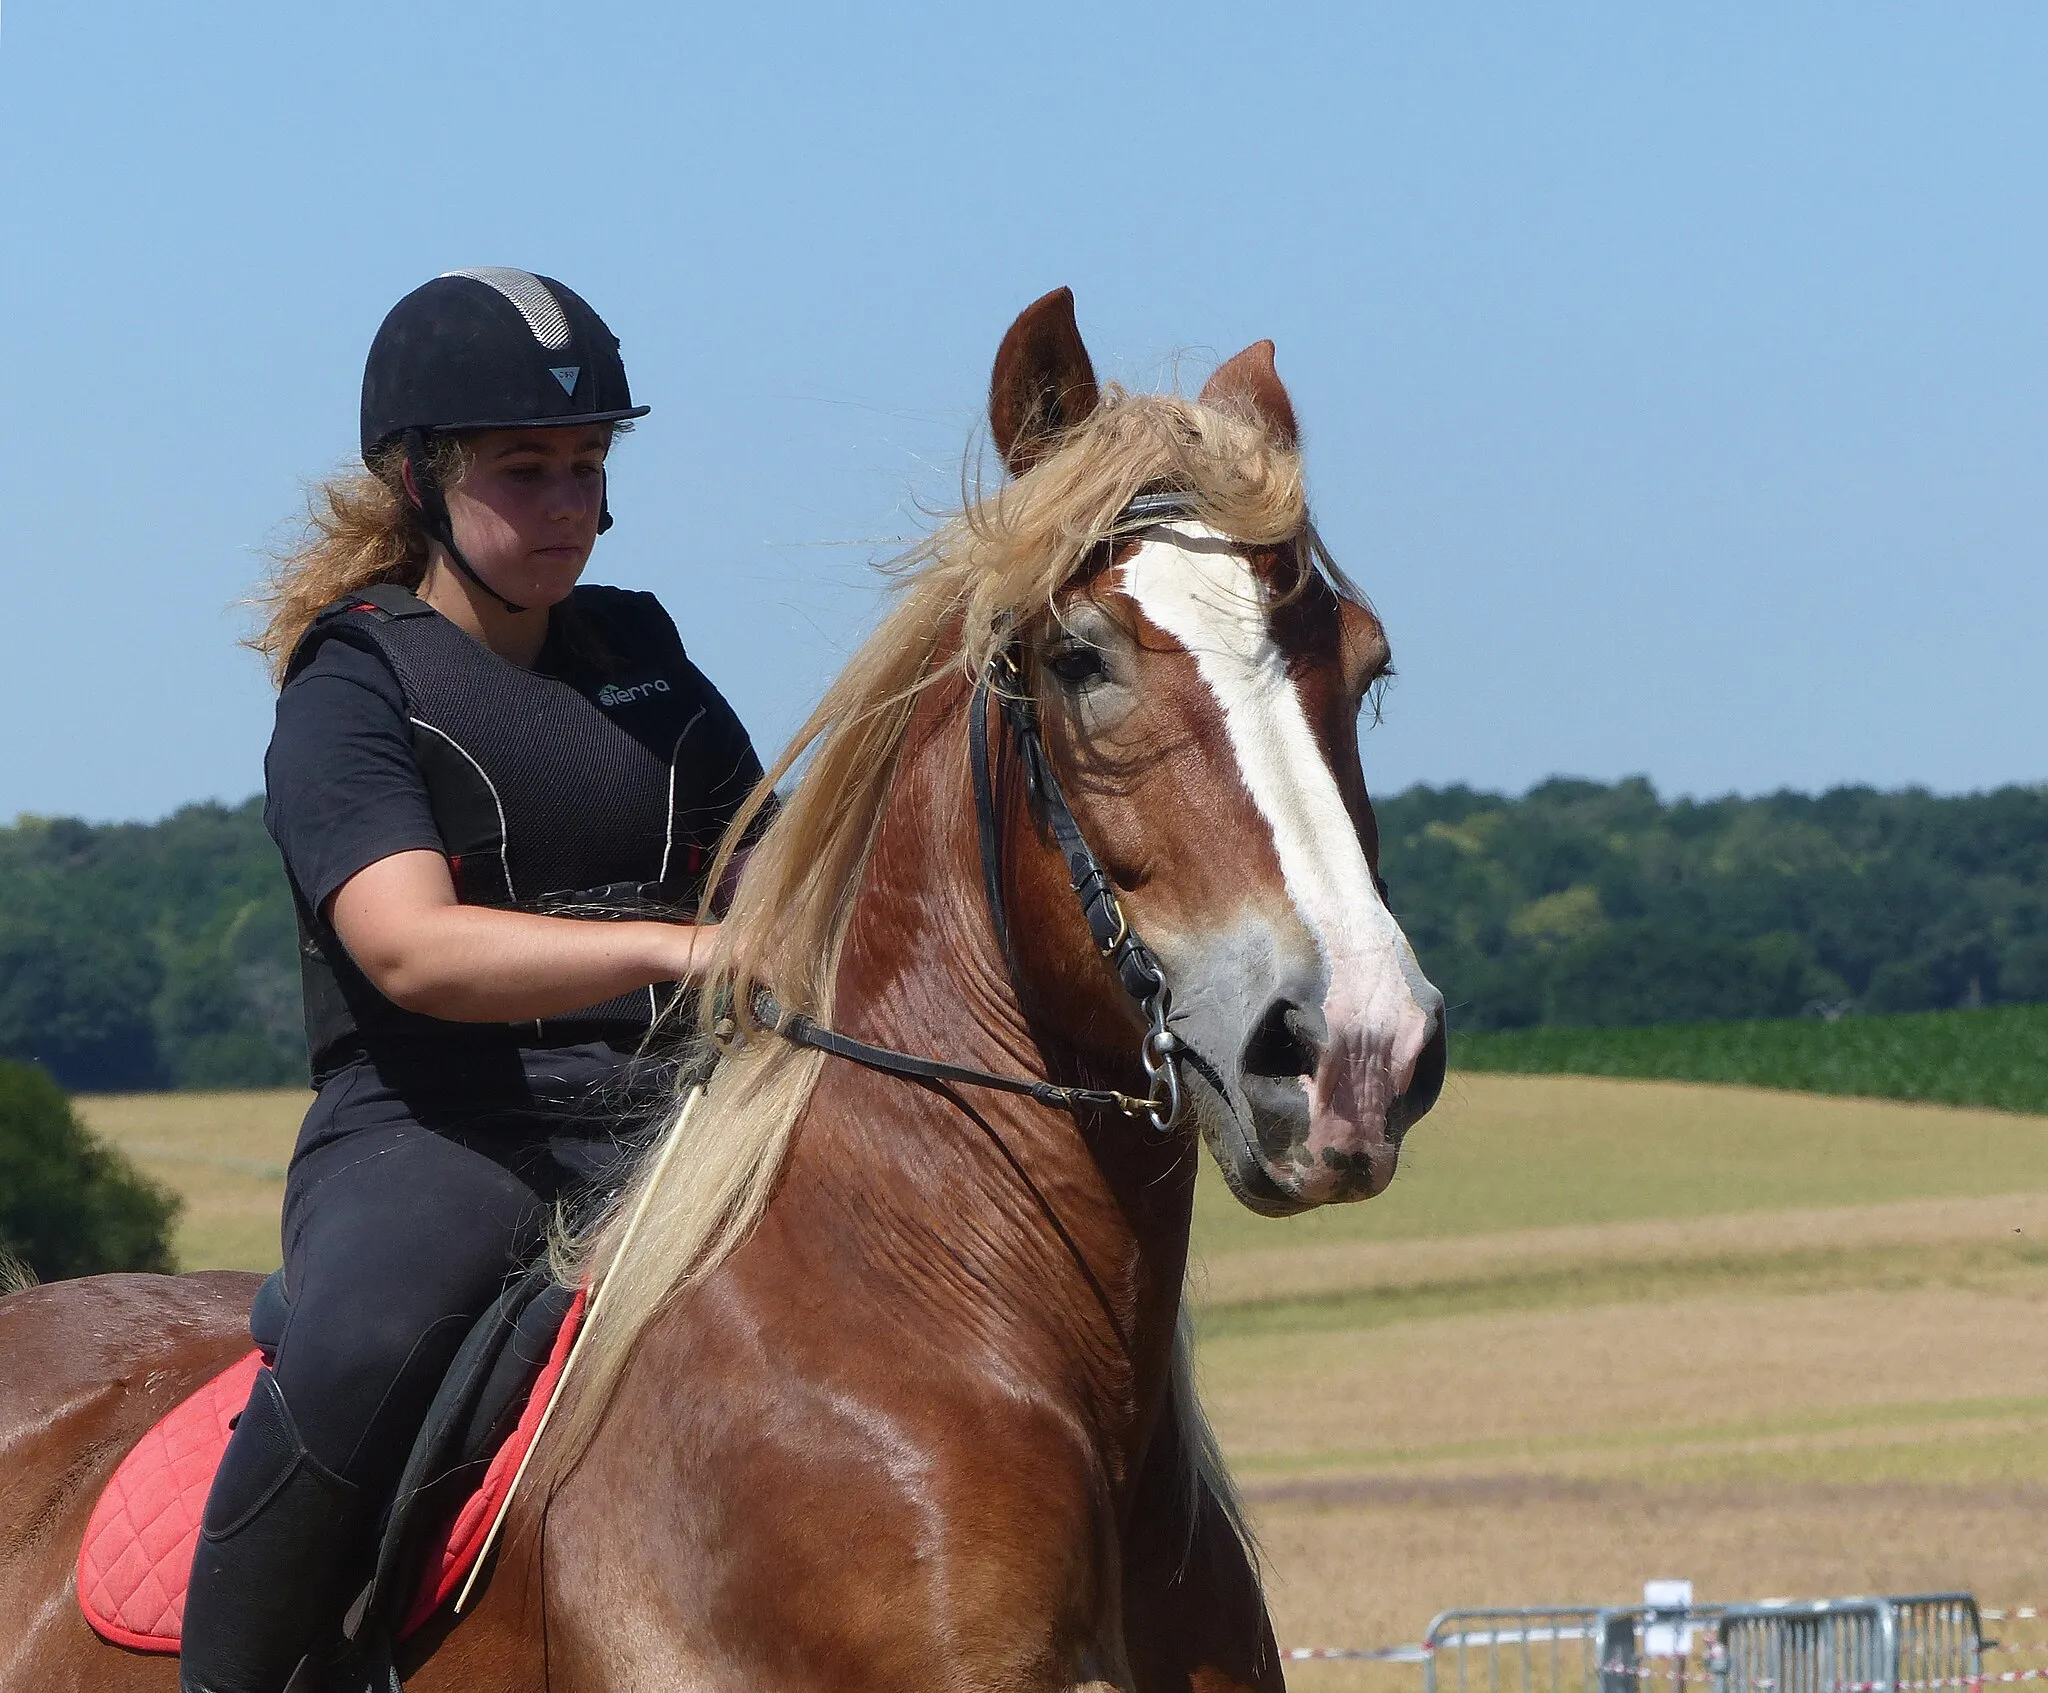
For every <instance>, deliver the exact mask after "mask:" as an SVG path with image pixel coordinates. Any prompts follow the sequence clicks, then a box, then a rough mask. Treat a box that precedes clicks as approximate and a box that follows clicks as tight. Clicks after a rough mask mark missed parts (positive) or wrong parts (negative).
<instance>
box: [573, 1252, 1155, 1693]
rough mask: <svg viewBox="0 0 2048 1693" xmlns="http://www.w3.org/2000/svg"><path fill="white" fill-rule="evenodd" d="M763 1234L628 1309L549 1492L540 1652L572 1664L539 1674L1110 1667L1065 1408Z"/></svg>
mask: <svg viewBox="0 0 2048 1693" xmlns="http://www.w3.org/2000/svg"><path fill="white" fill-rule="evenodd" d="M768 1232H769V1233H770V1234H771V1235H772V1232H773V1231H772V1228H771V1230H769V1231H768ZM756 1244H759V1242H758V1241H757V1242H752V1243H750V1247H751V1246H753V1245H756ZM773 1256H774V1255H771V1254H758V1253H755V1252H753V1251H743V1252H742V1253H741V1254H739V1255H738V1257H737V1258H736V1259H735V1260H733V1261H732V1262H730V1263H729V1264H728V1265H726V1266H724V1267H722V1268H721V1270H720V1271H718V1272H716V1273H715V1274H714V1275H713V1277H712V1278H711V1279H710V1281H708V1282H707V1283H706V1284H705V1286H704V1287H702V1288H700V1289H699V1290H697V1291H696V1292H695V1293H694V1294H692V1295H691V1296H690V1297H688V1298H686V1299H683V1300H680V1301H678V1302H677V1303H676V1305H675V1306H674V1307H672V1308H671V1309H670V1310H669V1311H667V1312H665V1313H664V1314H663V1316H662V1317H661V1318H659V1319H657V1321H656V1322H655V1323H654V1324H653V1325H651V1326H650V1327H649V1329H648V1330H647V1331H646V1333H645V1334H644V1335H643V1336H642V1338H641V1347H640V1351H639V1353H638V1355H637V1356H636V1357H635V1359H634V1361H633V1363H632V1365H631V1366H630V1367H629V1368H628V1370H627V1372H626V1375H625V1377H624V1379H623V1380H622V1381H621V1384H620V1387H619V1390H618V1393H617V1396H616V1397H615V1399H614V1401H613V1403H612V1405H611V1408H610V1410H609V1412H608V1414H607V1417H606V1421H605V1424H604V1427H603V1429H602V1431H601V1434H600V1436H599V1439H598V1441H597V1443H596V1444H595V1445H593V1447H592V1448H591V1450H590V1452H589V1454H588V1455H587V1456H586V1457H585V1459H584V1460H583V1462H582V1464H581V1465H580V1466H579V1467H578V1469H577V1470H576V1471H575V1473H574V1474H573V1475H572V1477H571V1478H570V1480H569V1481H568V1483H567V1484H565V1486H564V1487H563V1488H562V1490H561V1491H560V1493H559V1494H558V1495H557V1496H556V1498H555V1500H554V1501H552V1502H551V1504H550V1506H549V1511H548V1523H547V1535H546V1547H547V1572H546V1583H547V1588H548V1591H549V1595H550V1605H549V1616H550V1640H551V1643H552V1645H551V1661H552V1663H553V1664H554V1665H555V1667H556V1668H557V1669H558V1670H559V1669H560V1668H562V1667H563V1666H564V1665H566V1664H570V1663H575V1664H577V1665H587V1666H588V1670H589V1674H588V1679H585V1677H584V1676H583V1675H582V1674H580V1673H579V1674H574V1675H572V1676H571V1677H570V1678H569V1679H568V1680H564V1681H561V1682H559V1683H558V1684H559V1685H575V1686H577V1687H578V1688H579V1689H581V1688H584V1687H586V1686H587V1687H590V1688H611V1687H614V1686H616V1687H626V1686H636V1685H643V1684H648V1685H651V1684H654V1683H655V1682H659V1683H660V1684H662V1685H673V1686H692V1687H694V1686H705V1687H722V1686H726V1685H731V1686H735V1687H737V1686H743V1685H744V1686H750V1687H752V1686H763V1685H777V1684H783V1683H787V1684H788V1685H792V1686H796V1685H829V1686H834V1687H843V1688H859V1687H870V1686H872V1687H876V1688H881V1687H889V1688H897V1689H900V1688H915V1687H920V1686H931V1687H935V1688H936V1687H941V1686H943V1687H948V1688H952V1687H960V1686H975V1687H989V1688H1011V1687H1015V1688H1026V1687H1030V1688H1049V1687H1066V1686H1072V1685H1077V1684H1079V1683H1081V1682H1084V1681H1086V1680H1089V1679H1091V1676H1090V1675H1087V1674H1083V1673H1081V1671H1082V1669H1083V1666H1084V1665H1088V1664H1094V1663H1100V1662H1104V1661H1107V1662H1110V1663H1115V1664H1119V1665H1120V1664H1121V1661H1122V1656H1123V1654H1122V1647H1121V1641H1120V1639H1119V1638H1118V1629H1117V1621H1116V1613H1117V1607H1118V1604H1119V1597H1120V1595H1119V1587H1120V1577H1119V1570H1118V1562H1117V1558H1116V1554H1115V1531H1114V1525H1113V1510H1112V1506H1111V1492H1110V1489H1109V1486H1108V1483H1107V1479H1106V1478H1105V1477H1103V1476H1102V1475H1101V1473H1100V1469H1099V1463H1098V1460H1097V1457H1096V1454H1095V1451H1094V1448H1093V1446H1092V1444H1091V1443H1090V1441H1089V1440H1088V1439H1087V1438H1086V1435H1085V1433H1084V1431H1082V1430H1081V1429H1079V1428H1078V1427H1077V1426H1075V1425H1074V1424H1073V1423H1072V1422H1071V1420H1070V1419H1068V1418H1067V1417H1065V1416H1064V1415H1063V1414H1062V1413H1061V1412H1060V1411H1059V1410H1058V1409H1057V1408H1056V1407H1052V1406H1048V1405H1046V1404H1044V1403H1043V1402H1040V1401H1038V1400H1035V1399H1033V1398H1032V1397H1031V1396H1029V1395H1020V1394H1016V1393H1013V1392H1006V1391H1005V1390H1004V1389H1003V1388H1002V1387H1001V1386H1000V1385H999V1384H996V1383H994V1382H991V1381H990V1380H989V1379H987V1376H986V1374H985V1372H983V1371H981V1370H978V1369H977V1368H976V1367H975V1366H974V1365H972V1364H971V1363H969V1362H968V1361H967V1360H966V1359H965V1357H964V1354H963V1350H962V1349H957V1348H948V1347H946V1346H945V1345H944V1344H943V1343H942V1340H941V1339H940V1338H939V1337H930V1336H926V1337H917V1336H914V1335H911V1334H908V1333H906V1332H905V1331H904V1330H903V1329H902V1328H901V1327H900V1326H894V1327H892V1325H891V1324H890V1323H888V1322H886V1321H883V1320H880V1319H878V1318H877V1317H876V1316H875V1315H874V1314H873V1313H866V1312H863V1311H862V1310H861V1309H860V1306H859V1302H858V1301H857V1300H842V1299H841V1298H840V1297H839V1296H838V1294H837V1291H836V1290H835V1289H833V1288H830V1287H822V1286H819V1285H818V1284H816V1283H815V1282H812V1283H810V1284H808V1285H804V1284H802V1283H801V1282H799V1281H797V1280H794V1279H792V1278H791V1277H790V1276H789V1275H788V1274H787V1273H786V1272H787V1269H788V1266H787V1265H782V1266H775V1265H773V1264H771V1262H770V1260H771V1259H772V1257H773ZM628 1666H630V1667H628ZM1115 1679H1119V1680H1120V1679H1121V1677H1117V1678H1115Z"/></svg>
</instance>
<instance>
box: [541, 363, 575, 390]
mask: <svg viewBox="0 0 2048 1693" xmlns="http://www.w3.org/2000/svg"><path fill="white" fill-rule="evenodd" d="M582 374H583V367H582V366H581V365H580V364H551V365H549V366H548V375H550V376H552V377H553V378H554V379H555V380H556V381H557V382H559V383H561V385H562V392H563V393H565V394H574V393H575V392H576V378H577V377H579V376H581V375H582Z"/></svg>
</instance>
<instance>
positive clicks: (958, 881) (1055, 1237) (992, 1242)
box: [793, 685, 1197, 1474]
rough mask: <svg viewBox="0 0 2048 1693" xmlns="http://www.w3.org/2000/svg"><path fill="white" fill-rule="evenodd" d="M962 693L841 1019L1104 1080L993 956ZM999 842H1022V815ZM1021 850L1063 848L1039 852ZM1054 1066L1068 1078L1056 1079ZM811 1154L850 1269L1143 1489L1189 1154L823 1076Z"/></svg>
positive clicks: (882, 895) (897, 800)
mask: <svg viewBox="0 0 2048 1693" xmlns="http://www.w3.org/2000/svg"><path fill="white" fill-rule="evenodd" d="M965 696H966V689H965V687H964V685H962V686H960V687H958V688H954V687H942V688H936V689H933V690H931V691H930V692H929V694H928V696H927V698H926V700H925V701H924V702H922V703H921V704H920V706H919V708H918V710H917V713H916V715H915V718H914V720H913V723H912V726H911V730H910V735H909V738H908V739H907V741H906V745H905V748H904V752H903V755H902V759H901V761H900V763H899V766H898V770H897V775H896V780H895V782H894V784H893V787H892V790H891V793H890V797H889V799H888V801H887V803H886V807H885V811H884V814H883V817H882V821H881V826H880V830H879V833H878V836H877V839H876V845H875V851H874V853H873V855H872V857H871V859H870V861H869V865H868V869H867V872H866V877H865V880H864V883H863V886H862V889H861V893H860V896H859V899H858V901H857V902H856V906H855V909H854V914H853V917H852V920H851V923H850V925H849V928H848V931H847V937H846V944H845V949H844V952H843V954H842V962H841V966H840V971H839V978H838V985H837V994H836V1006H835V1011H834V1022H835V1024H836V1026H837V1027H839V1028H840V1029H841V1030H842V1031H843V1032H844V1033H847V1034H849V1035H852V1036H854V1037H856V1038H858V1039H861V1040H867V1041H871V1042H874V1043H875V1044H877V1045H881V1046H888V1047H893V1048H895V1049H897V1050H899V1051H905V1052H911V1053H916V1054H919V1055H923V1056H930V1057H936V1058H942V1059H945V1060H946V1061H948V1062H951V1063H957V1064H966V1065H971V1066H974V1067H976V1068H980V1069H985V1070H988V1071H992V1072H995V1073H999V1074H1003V1075H1009V1076H1024V1077H1031V1078H1036V1079H1052V1080H1056V1081H1062V1082H1067V1081H1074V1080H1077V1079H1080V1080H1084V1081H1088V1082H1090V1083H1093V1084H1099V1081H1100V1078H1099V1077H1078V1078H1077V1076H1076V1075H1075V1073H1074V1069H1073V1066H1074V1065H1075V1063H1076V1062H1077V1060H1076V1059H1075V1058H1074V1057H1073V1056H1072V1054H1073V1052H1074V1043H1070V1042H1068V1041H1067V1040H1065V1039H1063V1038H1062V1033H1061V1031H1060V1030H1059V1029H1057V1028H1052V1027H1048V1026H1047V1025H1046V1024H1045V1022H1044V1021H1042V1020H1041V1021H1039V1022H1038V1023H1036V1024H1034V1022H1033V1021H1032V1019H1031V1018H1030V1017H1028V1016H1027V1014H1026V1012H1025V1011H1024V1009H1023V1006H1022V1004H1021V1002H1020V996H1019V993H1018V990H1017V988H1016V986H1015V985H1014V984H1013V983H1012V982H1011V980H1010V972H1009V966H1008V965H1007V963H1006V961H1005V960H1004V958H1003V956H1002V952H1001V950H1000V948H999V946H998V943H997V941H996V938H995V933H994V926H993V924H992V922H991V920H990V917H989V913H988V909H987V905H986V902H985V899H984V896H983V891H982V886H981V873H980V860H979V844H978V839H977V833H976V824H975V816H974V808H973V805H972V802H971V800H970V799H969V797H968V773H967V758H966V746H965V741H966V728H965V725H966V712H967V700H966V697H965ZM1004 824H1005V826H1006V827H1007V828H1009V829H1012V830H1028V829H1029V827H1030V825H1029V822H1028V819H1027V817H1026V815H1025V813H1024V811H1023V809H1022V805H1021V802H1019V803H1017V804H1016V805H1015V806H1014V807H1013V808H1012V809H1011V811H1010V813H1009V814H1008V815H1007V816H1006V817H1005V819H1004ZM1018 850H1021V851H1024V852H1029V851H1033V850H1042V851H1045V852H1047V853H1051V852H1052V849H1051V848H1050V847H1049V846H1045V845H1044V844H1043V843H1036V844H1033V843H1030V842H1028V841H1027V840H1020V842H1019V848H1018ZM1055 856H1056V855H1055ZM1063 875H1064V873H1063V872H1062V878H1061V880H1060V883H1059V890H1060V893H1061V894H1062V895H1064V892H1065V884H1064V879H1063ZM1047 920H1054V921H1058V922H1062V923H1064V925H1065V927H1066V928H1068V929H1070V930H1072V932H1073V934H1074V936H1075V938H1076V941H1077V944H1078V945H1079V946H1080V947H1081V948H1083V949H1085V951H1086V953H1087V959H1086V960H1085V961H1084V966H1083V967H1084V968H1087V969H1092V970H1094V971H1096V972H1099V973H1100V977H1101V981H1102V983H1103V986H1104V993H1105V996H1106V1004H1107V1007H1108V1010H1109V1012H1110V1017H1109V1018H1108V1019H1105V1018H1103V1017H1101V1016H1099V1015H1096V1014H1095V1012H1096V1009H1097V1008H1089V1007H1083V1008H1080V1011H1079V1017H1080V1022H1081V1024H1082V1025H1083V1026H1087V1025H1089V1024H1091V1022H1092V1023H1098V1024H1099V1023H1103V1022H1105V1021H1107V1022H1108V1023H1109V1025H1110V1026H1113V1027H1116V1028H1119V1029H1120V1028H1121V1027H1122V1024H1121V1021H1120V1020H1117V1019H1118V1014H1119V1013H1120V1012H1121V999H1120V990H1119V989H1117V988H1116V986H1115V984H1114V982H1113V980H1112V979H1111V978H1110V977H1109V975H1108V972H1107V970H1106V968H1104V967H1103V966H1102V965H1101V963H1100V960H1099V959H1097V958H1096V957H1095V955H1094V949H1093V946H1092V944H1091V943H1090V942H1089V941H1088V938H1087V933H1086V929H1085V926H1084V925H1083V924H1082V923H1081V920H1080V916H1079V912H1078V909H1077V908H1069V909H1064V910H1061V911H1059V912H1057V913H1050V914H1048V913H1033V912H1028V911H1022V910H1020V911H1017V912H1013V913H1012V921H1013V923H1019V922H1044V921H1047ZM1084 979H1086V978H1085V977H1084ZM1132 1040H1133V1045H1135V1036H1133V1037H1132ZM1048 1054H1052V1055H1053V1056H1052V1057H1050V1058H1049V1057H1048ZM1055 1066H1057V1067H1060V1068H1063V1069H1064V1070H1065V1071H1066V1073H1064V1074H1058V1075H1049V1071H1050V1070H1051V1069H1052V1068H1054V1067H1055ZM798 1144H799V1148H800V1151H799V1156H798V1163H799V1165H800V1166H801V1167H802V1168H803V1169H804V1170H806V1171H808V1172H809V1173H811V1174H813V1175H814V1176H816V1177H818V1178H819V1179H821V1181H822V1182H823V1183H824V1184H825V1185H827V1186H829V1187H831V1188H833V1189H834V1190H836V1201H837V1202H836V1204H835V1206H834V1209H835V1210H836V1212H837V1215H838V1217H839V1218H840V1219H842V1221H841V1222H840V1224H839V1225H838V1226H840V1227H841V1228H843V1229H845V1230H846V1231H847V1232H850V1233H851V1234H854V1235H856V1236H858V1237H860V1238H859V1239H858V1241H857V1243H855V1247H854V1250H853V1251H852V1252H850V1253H849V1254H848V1257H849V1261H850V1263H851V1264H852V1265H853V1266H854V1271H855V1273H860V1272H861V1271H862V1270H863V1269H867V1270H868V1271H869V1273H878V1279H885V1280H887V1281H889V1282H890V1283H892V1285H893V1284H896V1283H900V1282H901V1281H903V1280H904V1279H906V1278H907V1279H908V1280H909V1281H910V1282H912V1283H913V1284H914V1286H913V1290H912V1296H913V1298H914V1299H915V1300H916V1301H917V1303H918V1305H919V1307H920V1308H921V1316H920V1318H919V1320H920V1321H923V1320H933V1321H938V1322H941V1323H945V1324H948V1325H950V1327H949V1328H948V1329H946V1330H943V1331H941V1332H946V1333H948V1334H950V1335H955V1336H958V1337H959V1338H960V1340H961V1342H962V1344H963V1346H964V1347H965V1348H966V1349H967V1351H966V1353H965V1354H963V1355H972V1351H973V1347H974V1346H975V1345H977V1344H979V1345H980V1346H981V1347H982V1348H983V1350H984V1353H985V1356H986V1358H987V1363H988V1368H989V1369H990V1371H991V1372H993V1373H997V1374H999V1375H1000V1376H1001V1377H1002V1378H1003V1379H1004V1380H1005V1381H1008V1382H1011V1383H1013V1384H1014V1383H1015V1381H1016V1379H1017V1376H1018V1373H1019V1372H1020V1370H1028V1371H1030V1372H1031V1373H1032V1374H1033V1375H1034V1376H1035V1377H1036V1378H1037V1384H1038V1386H1039V1387H1040V1389H1041V1390H1043V1391H1045V1392H1049V1393H1053V1394H1056V1395H1059V1396H1062V1397H1065V1398H1066V1399H1068V1400H1069V1401H1070V1403H1071V1408H1072V1410H1073V1412H1074V1414H1076V1415H1077V1416H1078V1417H1079V1418H1081V1419H1082V1420H1083V1421H1084V1423H1085V1424H1086V1425H1087V1426H1089V1427H1091V1428H1092V1429H1093V1430H1094V1431H1095V1432H1096V1435H1097V1438H1098V1441H1099V1443H1100V1444H1101V1446H1102V1447H1103V1449H1104V1456H1105V1458H1106V1459H1107V1460H1108V1461H1109V1463H1110V1467H1111V1469H1112V1472H1113V1473H1117V1472H1121V1473H1123V1474H1135V1471H1136V1467H1137V1460H1138V1459H1139V1458H1140V1456H1141V1455H1142V1450H1143V1446H1144V1443H1145V1442H1146V1441H1147V1440H1149V1438H1150V1435H1151V1432H1152V1429H1153V1427H1154V1425H1155V1423H1156V1419H1157V1417H1158V1414H1159V1411H1160V1409H1161V1407H1162V1405H1163V1404H1164V1402H1165V1399H1166V1397H1167V1394H1168V1392H1169V1372H1170V1359H1171V1354H1172V1347H1173V1337H1174V1327H1175V1322H1176V1319H1177V1317H1178V1314H1179V1308H1180V1297H1181V1284H1182V1279H1183V1276H1184V1273H1185V1269H1186V1263H1187V1249H1188V1225H1189V1216H1190V1212H1191V1209H1192V1204H1193V1195H1194V1174H1195V1161H1196V1157H1197V1153H1196V1150H1195V1148H1194V1146H1193V1143H1192V1141H1191V1140H1188V1139H1186V1138H1184V1137H1182V1138H1176V1139H1175V1140H1173V1141H1171V1142H1169V1143H1166V1144H1160V1143H1158V1142H1157V1140H1156V1139H1153V1138H1148V1136H1147V1133H1146V1128H1145V1125H1143V1124H1142V1123H1140V1122H1138V1121H1136V1120H1133V1119H1130V1118H1127V1117H1124V1116H1122V1115H1120V1114H1116V1113H1102V1114H1099V1115H1097V1116H1094V1117H1093V1118H1092V1119H1091V1118H1089V1117H1077V1116H1075V1115H1073V1114H1070V1113H1068V1112H1064V1111H1058V1110H1054V1109H1051V1108H1048V1107H1046V1106H1043V1105H1039V1104H1037V1103H1035V1102H1033V1101H1031V1100H1028V1099H1020V1098H1017V1097H1015V1096H1012V1095H1008V1094H1004V1093H999V1092H995V1091H993V1090H988V1089H979V1088H972V1087H962V1088H959V1089H956V1090H954V1091H953V1092H952V1094H951V1096H950V1097H949V1096H947V1095H945V1094H941V1093H939V1092H937V1091H935V1090H927V1089H925V1088H922V1087H919V1086H917V1085H916V1084H914V1083H911V1082H908V1081H904V1080H902V1079H899V1078H896V1077H891V1076H884V1075H879V1074H876V1073H874V1072H871V1071H866V1070H861V1069H857V1068H856V1067H854V1066H852V1065H850V1064H847V1063H844V1062H840V1061H837V1060H828V1061H827V1066H826V1069H825V1072H824V1075H823V1077H822V1078H821V1080H820V1082H819V1085H818V1088H817V1090H816V1093H815V1095H814V1097H813V1100H812V1103H811V1105H810V1107H809V1108H808V1110H807V1111H806V1114H805V1118H804V1122H803V1125H802V1133H801V1135H800V1137H799V1143H798ZM793 1173H795V1172H793ZM876 1266H879V1267H881V1268H880V1270H879V1272H876V1271H874V1270H873V1269H872V1267H876ZM880 1296H881V1297H888V1296H889V1294H888V1293H883V1294H881V1295H880Z"/></svg>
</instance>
